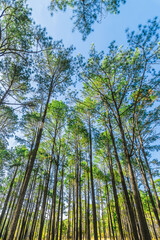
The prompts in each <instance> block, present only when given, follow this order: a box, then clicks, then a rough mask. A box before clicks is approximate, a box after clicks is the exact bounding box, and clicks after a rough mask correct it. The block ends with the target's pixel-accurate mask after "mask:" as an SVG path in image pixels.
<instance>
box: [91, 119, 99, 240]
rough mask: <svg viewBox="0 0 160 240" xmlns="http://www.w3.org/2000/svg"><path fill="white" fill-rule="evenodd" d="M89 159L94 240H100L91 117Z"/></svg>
mask: <svg viewBox="0 0 160 240" xmlns="http://www.w3.org/2000/svg"><path fill="white" fill-rule="evenodd" d="M89 147H90V149H89V158H90V173H91V190H92V211H93V229H94V240H98V234H97V215H96V202H95V193H94V180H93V167H92V133H91V120H90V117H89Z"/></svg>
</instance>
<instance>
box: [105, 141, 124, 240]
mask: <svg viewBox="0 0 160 240" xmlns="http://www.w3.org/2000/svg"><path fill="white" fill-rule="evenodd" d="M107 150H108V157H109V169H110V173H111V181H112V188H113V195H114V201H115V207H116V215H117V221H118V227H119V233H120V236H121V240H124V235H123V229H122V223H121V216H120V210H119V203H118V195H117V189H116V184H115V177H114V172H113V164H112V157H111V151H110V147H109V142H107Z"/></svg>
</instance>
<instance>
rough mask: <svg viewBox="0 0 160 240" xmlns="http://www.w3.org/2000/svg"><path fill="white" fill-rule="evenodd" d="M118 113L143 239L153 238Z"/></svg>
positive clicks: (149, 239)
mask: <svg viewBox="0 0 160 240" xmlns="http://www.w3.org/2000/svg"><path fill="white" fill-rule="evenodd" d="M117 115H118V122H119V124H118V126H119V130H120V133H121V137H122V144H123V149H124V154H125V157H126V161H127V165H128V171H129V177H130V180H131V185H132V189H133V195H134V200H135V204H136V210H137V214H138V218H139V224H140V230H141V234H142V239H143V240H151V236H150V232H149V229H148V225H147V222H146V218H145V214H144V211H143V206H142V202H141V197H140V194H139V190H138V186H137V182H136V179H135V176H134V172H133V167H132V164H131V159H130V158H131V157H130V155H129V153H128V149H127V143H126V140H125V134H124V130H123V126H122V122H121V118H120V115H119V112H117Z"/></svg>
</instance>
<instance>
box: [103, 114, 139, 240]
mask: <svg viewBox="0 0 160 240" xmlns="http://www.w3.org/2000/svg"><path fill="white" fill-rule="evenodd" d="M107 117H108V123H109V131H110V136H111V140H112V144H113V149H114V155H115V159H116V162H117V165H118V170H119V174H120V178H121V184H122V188H123V192H124V196H125V200H126V204H127V207H128V212H129V216H130V223H131V229H132V232H133V235H134V238H135V240H138V239H139V236H138V233H137V227H136V222H135V216H134V212H133V208H132V206H131V202H130V199H129V195H128V191H127V186H126V183H125V179H124V175H123V171H122V167H121V163H120V160H119V156H118V153H117V148H116V143H115V139H114V135H113V130H112V124H111V120H110V116H109V114H108V116H107Z"/></svg>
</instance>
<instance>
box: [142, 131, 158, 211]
mask: <svg viewBox="0 0 160 240" xmlns="http://www.w3.org/2000/svg"><path fill="white" fill-rule="evenodd" d="M138 133H139V141H140V146H141V149H142V152H143V155H144V159H145V163H146V166H147V170H148V173H149V176H150V180H151V184H152V188H153V191H154V196H155V199H156V204H157V207H158V210H159V214H160V200H159V198H158V194H157V191H156V187H155V184H154V181H153V177H152V172H151V169H150V167H149V163H148V160H147V155H146V152H145V149H144V145H143V140H142V137H141V134H140V131H139V130H138Z"/></svg>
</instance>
